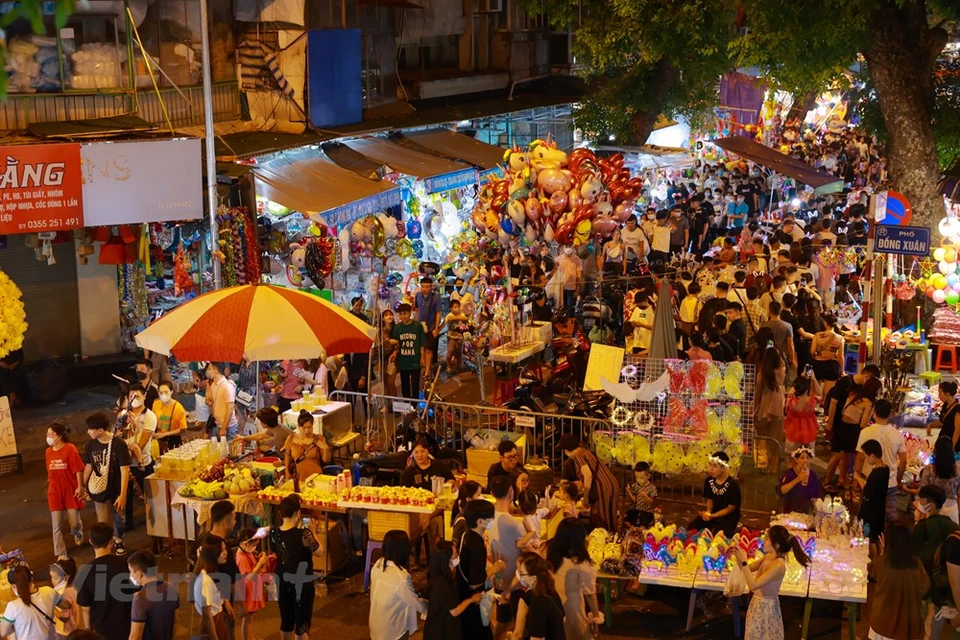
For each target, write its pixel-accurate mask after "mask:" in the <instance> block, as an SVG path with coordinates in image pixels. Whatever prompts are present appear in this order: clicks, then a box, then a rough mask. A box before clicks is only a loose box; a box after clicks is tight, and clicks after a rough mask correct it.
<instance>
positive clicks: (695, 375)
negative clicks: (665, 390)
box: [687, 360, 710, 395]
mask: <svg viewBox="0 0 960 640" xmlns="http://www.w3.org/2000/svg"><path fill="white" fill-rule="evenodd" d="M709 372H710V361H709V360H694V361H692V362H691V363H690V370H689V371H688V372H687V383H688V384H689V388H690V393H692V394H694V395H701V394H703V392H704V390H705V389H706V386H707V374H708V373H709Z"/></svg>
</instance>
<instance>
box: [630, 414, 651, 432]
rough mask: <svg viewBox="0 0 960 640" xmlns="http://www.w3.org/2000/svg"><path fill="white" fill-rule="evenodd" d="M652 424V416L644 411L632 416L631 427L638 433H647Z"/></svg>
mask: <svg viewBox="0 0 960 640" xmlns="http://www.w3.org/2000/svg"><path fill="white" fill-rule="evenodd" d="M654 422H655V420H654V417H653V415H652V414H651V413H650V412H649V411H647V410H646V409H640V410H639V411H637V412H636V413H634V414H633V427H634V428H635V429H637V430H638V431H649V430H650V428H651V427H653V425H654Z"/></svg>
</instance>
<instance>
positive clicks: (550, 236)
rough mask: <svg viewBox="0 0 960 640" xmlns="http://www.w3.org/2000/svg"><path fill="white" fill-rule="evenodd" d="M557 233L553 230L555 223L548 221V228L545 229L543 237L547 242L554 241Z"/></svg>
mask: <svg viewBox="0 0 960 640" xmlns="http://www.w3.org/2000/svg"><path fill="white" fill-rule="evenodd" d="M554 237H555V234H554V232H553V224H551V223H549V222H548V223H547V228H546V229H544V230H543V239H544V240H545V241H546V242H548V243H549V242H553V240H554Z"/></svg>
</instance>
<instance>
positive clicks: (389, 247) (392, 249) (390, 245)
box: [383, 238, 399, 255]
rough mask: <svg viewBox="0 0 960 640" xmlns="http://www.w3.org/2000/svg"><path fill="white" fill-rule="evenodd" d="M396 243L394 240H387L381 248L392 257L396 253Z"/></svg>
mask: <svg viewBox="0 0 960 640" xmlns="http://www.w3.org/2000/svg"><path fill="white" fill-rule="evenodd" d="M398 242H399V241H398V240H397V239H396V238H387V240H386V242H384V243H383V248H384V250H385V251H386V252H387V253H388V254H390V255H394V254H395V253H396V252H397V243H398Z"/></svg>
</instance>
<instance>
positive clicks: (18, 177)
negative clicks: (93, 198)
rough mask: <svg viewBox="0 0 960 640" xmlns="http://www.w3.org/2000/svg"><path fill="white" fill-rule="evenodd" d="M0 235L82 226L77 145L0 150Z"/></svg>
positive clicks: (30, 146) (35, 146) (27, 146)
mask: <svg viewBox="0 0 960 640" xmlns="http://www.w3.org/2000/svg"><path fill="white" fill-rule="evenodd" d="M0 157H3V158H4V160H3V162H4V168H3V172H2V174H0V234H11V233H37V232H38V231H69V230H71V229H79V228H81V227H83V226H84V221H83V202H82V188H81V184H80V145H79V144H32V145H22V146H10V147H0Z"/></svg>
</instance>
